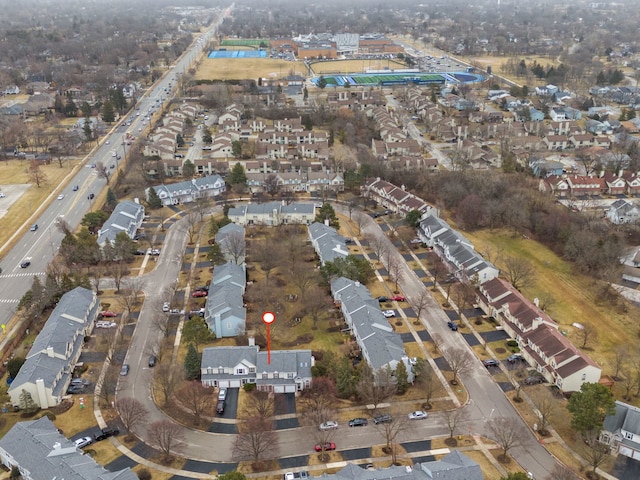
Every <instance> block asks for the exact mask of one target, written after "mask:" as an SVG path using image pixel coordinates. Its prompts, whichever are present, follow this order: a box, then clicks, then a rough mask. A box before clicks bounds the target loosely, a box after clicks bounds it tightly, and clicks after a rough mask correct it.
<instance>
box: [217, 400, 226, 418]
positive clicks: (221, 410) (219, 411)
mask: <svg viewBox="0 0 640 480" xmlns="http://www.w3.org/2000/svg"><path fill="white" fill-rule="evenodd" d="M224 404H225V402H224V400H218V404H217V405H216V413H217V414H218V415H222V414H223V413H224Z"/></svg>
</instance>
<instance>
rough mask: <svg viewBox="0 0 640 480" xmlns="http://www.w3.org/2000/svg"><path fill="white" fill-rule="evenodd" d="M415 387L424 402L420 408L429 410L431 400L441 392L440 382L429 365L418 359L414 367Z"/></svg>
mask: <svg viewBox="0 0 640 480" xmlns="http://www.w3.org/2000/svg"><path fill="white" fill-rule="evenodd" d="M415 370H416V386H417V387H418V389H419V390H420V393H421V394H422V396H423V398H424V401H423V403H422V408H424V409H426V410H430V409H431V399H432V398H433V397H435V396H436V395H437V394H438V393H439V392H441V391H442V389H443V386H442V382H440V379H439V378H438V376H437V375H436V373H435V372H434V370H433V368H431V365H429V364H428V363H427V362H425V361H424V360H423V359H421V358H419V359H418V363H417V365H416V369H415Z"/></svg>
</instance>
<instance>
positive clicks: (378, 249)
mask: <svg viewBox="0 0 640 480" xmlns="http://www.w3.org/2000/svg"><path fill="white" fill-rule="evenodd" d="M366 240H367V242H368V243H369V247H371V250H373V253H375V254H376V257H378V260H379V261H380V262H382V259H383V257H384V256H385V254H386V253H387V240H386V239H385V238H383V237H379V236H377V235H367V236H366Z"/></svg>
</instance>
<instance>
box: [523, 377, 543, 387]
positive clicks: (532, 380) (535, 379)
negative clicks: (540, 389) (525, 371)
mask: <svg viewBox="0 0 640 480" xmlns="http://www.w3.org/2000/svg"><path fill="white" fill-rule="evenodd" d="M543 382H544V378H542V377H540V376H538V375H530V376H528V377H527V378H525V379H524V382H523V383H524V384H525V385H538V384H539V383H543Z"/></svg>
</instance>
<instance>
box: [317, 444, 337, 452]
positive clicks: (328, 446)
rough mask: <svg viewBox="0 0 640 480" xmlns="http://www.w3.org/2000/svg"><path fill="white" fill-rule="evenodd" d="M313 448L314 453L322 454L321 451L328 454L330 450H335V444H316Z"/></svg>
mask: <svg viewBox="0 0 640 480" xmlns="http://www.w3.org/2000/svg"><path fill="white" fill-rule="evenodd" d="M313 448H314V449H315V451H316V452H322V451H323V450H324V451H325V452H328V451H330V450H335V449H336V444H335V443H333V442H324V445H321V444H319V443H317V444H316V446H315V447H313Z"/></svg>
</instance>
